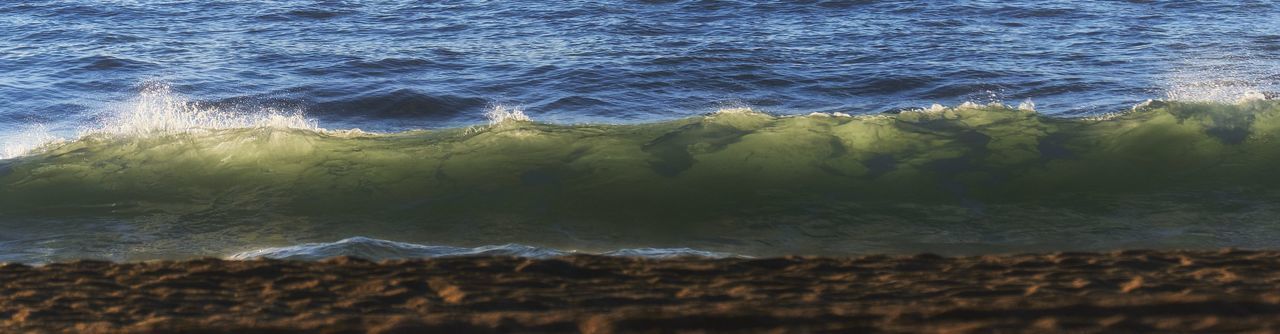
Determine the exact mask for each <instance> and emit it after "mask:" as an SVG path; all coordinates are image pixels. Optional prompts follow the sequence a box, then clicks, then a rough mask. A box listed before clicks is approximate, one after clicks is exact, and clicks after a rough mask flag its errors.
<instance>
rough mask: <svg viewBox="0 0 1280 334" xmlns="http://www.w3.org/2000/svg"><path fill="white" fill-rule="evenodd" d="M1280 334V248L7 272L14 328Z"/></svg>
mask: <svg viewBox="0 0 1280 334" xmlns="http://www.w3.org/2000/svg"><path fill="white" fill-rule="evenodd" d="M681 330H684V331H706V332H760V331H783V332H850V331H852V332H990V331H1002V332H1062V331H1071V332H1096V331H1123V332H1144V331H1145V332H1152V331H1162V332H1167V331H1196V332H1242V331H1264V332H1265V331H1276V330H1280V251H1271V250H1267V251H1256V250H1234V249H1227V250H1221V251H1150V250H1128V251H1117V252H1110V253H1076V252H1072V253H1046V254H1019V255H988V256H965V257H942V256H937V255H932V254H922V255H915V256H883V255H871V256H862V257H851V258H832V257H781V258H756V259H741V258H728V259H699V258H678V259H642V258H625V257H604V256H592V255H571V256H565V257H557V258H550V259H525V258H513V257H452V258H435V259H415V260H388V261H382V262H371V261H365V260H361V259H356V258H346V257H342V258H334V259H329V260H324V261H317V262H303V261H282V260H249V261H233V260H221V259H197V260H187V261H155V262H142V263H110V262H101V261H75V262H66V263H52V264H46V265H42V266H27V265H21V264H3V265H0V331H16V332H37V333H40V332H76V333H118V332H126V333H145V332H176V331H184V332H190V331H196V332H308V333H311V332H322V333H323V332H333V333H361V332H370V333H396V332H404V333H416V332H424V331H431V332H585V333H627V332H671V331H681Z"/></svg>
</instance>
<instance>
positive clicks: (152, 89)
mask: <svg viewBox="0 0 1280 334" xmlns="http://www.w3.org/2000/svg"><path fill="white" fill-rule="evenodd" d="M241 128H277V129H305V130H312V131H320V130H322V129H321V128H320V126H319V125H318V124H317V123H316V121H314V120H311V119H308V118H306V117H304V116H303V115H302V113H301V112H300V111H294V112H284V111H281V110H278V109H275V108H262V109H257V110H251V111H249V112H239V111H230V110H223V109H220V108H218V107H216V106H212V105H207V104H201V103H197V102H192V101H190V100H187V99H186V98H184V97H183V96H181V95H179V94H176V93H173V92H172V90H171V89H170V88H169V85H167V84H153V85H148V86H147V87H146V88H144V89H143V90H142V92H141V93H140V94H139V95H138V96H137V97H135V98H134V99H132V100H130V101H129V102H127V103H125V104H122V105H119V106H117V107H115V108H112V109H109V110H107V112H106V116H105V117H104V118H103V120H102V121H101V122H100V124H98V126H96V127H92V128H89V129H87V130H86V131H84V134H83V135H87V134H95V133H106V134H113V135H124V136H150V135H165V134H175V133H185V132H193V131H205V130H218V129H241Z"/></svg>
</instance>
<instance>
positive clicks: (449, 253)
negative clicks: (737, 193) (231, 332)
mask: <svg viewBox="0 0 1280 334" xmlns="http://www.w3.org/2000/svg"><path fill="white" fill-rule="evenodd" d="M572 254H583V253H579V252H576V251H563V250H558V249H554V248H545V247H535V246H527V245H520V244H505V245H491V246H480V247H452V246H431V245H420V244H412V243H405V242H396V241H390V240H381V239H373V238H366V237H353V238H347V239H342V240H338V241H335V242H326V243H307V244H300V245H294V246H287V247H272V248H263V249H256V250H252V251H246V252H240V253H236V254H233V255H231V256H228V257H227V258H228V259H231V260H251V259H258V258H269V259H281V260H309V261H313V260H323V259H326V258H331V257H337V256H352V257H358V258H363V259H367V260H375V261H380V260H390V259H414V258H436V257H457V256H514V257H526V258H551V257H557V256H565V255H572ZM595 254H596V255H603V256H622V257H640V258H657V259H664V258H675V257H704V258H727V257H742V256H740V255H734V254H728V253H719V252H708V251H700V250H695V249H689V248H634V249H619V250H614V251H608V252H602V253H595Z"/></svg>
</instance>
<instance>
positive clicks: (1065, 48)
mask: <svg viewBox="0 0 1280 334" xmlns="http://www.w3.org/2000/svg"><path fill="white" fill-rule="evenodd" d="M0 36H4V38H3V39H0V101H4V103H3V104H2V105H0V124H2V125H3V128H5V129H14V128H18V127H21V126H23V125H26V124H31V123H45V124H47V125H49V126H51V127H55V128H64V129H65V128H70V127H75V126H77V125H78V124H79V123H83V122H86V121H88V120H90V119H91V118H92V117H93V116H94V115H95V114H97V113H101V112H103V111H104V110H108V109H110V108H111V106H110V103H111V102H113V101H124V100H127V99H129V98H131V97H133V96H136V95H137V94H138V92H139V91H140V90H141V89H142V87H143V86H145V85H147V84H149V83H156V82H161V83H167V84H169V85H171V86H172V87H173V90H174V91H176V92H178V93H181V94H184V95H185V96H187V97H188V98H190V99H193V100H196V101H205V102H211V103H218V104H224V105H228V106H235V107H237V108H250V109H252V108H260V107H264V106H265V107H276V108H280V109H301V110H305V112H306V114H307V115H309V116H311V117H314V118H317V119H319V120H320V121H321V123H322V125H324V126H326V127H329V128H348V127H362V128H365V129H369V128H375V129H399V128H432V127H441V126H447V125H458V124H467V123H475V122H478V121H480V120H481V119H482V116H481V114H482V113H483V111H484V110H485V109H486V108H487V107H488V106H489V105H491V104H504V105H513V106H522V107H523V108H524V109H525V111H526V113H527V114H529V115H530V116H532V117H533V118H534V119H537V120H544V121H553V122H584V121H590V122H637V121H649V120H654V119H671V118H675V117H680V116H687V115H694V114H701V113H706V112H709V111H714V110H716V109H718V108H721V107H723V106H726V105H732V106H750V107H752V108H756V109H759V110H764V111H768V112H773V113H782V114H803V113H810V112H837V111H838V112H844V113H850V114H865V113H879V112H884V111H891V110H897V109H903V108H913V107H927V106H929V105H931V104H933V103H941V104H944V105H955V104H958V103H960V102H965V101H973V102H980V103H985V102H991V101H1003V102H1006V103H1010V104H1017V103H1020V102H1022V101H1024V100H1027V99H1031V100H1033V101H1034V102H1035V103H1036V104H1037V106H1038V110H1039V111H1040V112H1041V113H1046V114H1055V115H1080V114H1091V113H1108V112H1116V111H1121V110H1124V109H1127V108H1128V107H1130V106H1132V105H1133V104H1135V103H1137V102H1141V101H1143V100H1146V99H1153V98H1154V99H1159V98H1163V97H1166V96H1167V95H1168V92H1169V90H1171V89H1175V88H1181V87H1186V86H1195V85H1212V86H1229V87H1228V88H1230V89H1231V90H1232V91H1231V93H1233V94H1234V93H1240V92H1241V91H1248V90H1257V91H1268V90H1275V88H1276V83H1277V81H1280V78H1278V77H1277V75H1278V74H1280V65H1278V64H1280V4H1275V3H1273V2H1270V1H1095V2H1089V1H1084V2H1081V1H937V2H918V1H776V2H775V1H768V2H757V1H742V2H738V1H586V2H538V1H529V2H496V3H495V2H488V1H463V2H448V3H435V4H405V3H399V2H385V3H384V2H374V1H351V2H346V1H307V2H302V1H298V2H268V3H247V2H239V1H236V2H230V1H189V2H188V1H174V2H164V3H150V4H148V3H138V2H132V1H23V2H9V3H6V4H3V5H0ZM1201 95H1203V94H1201Z"/></svg>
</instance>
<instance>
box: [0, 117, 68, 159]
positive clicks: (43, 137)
mask: <svg viewBox="0 0 1280 334" xmlns="http://www.w3.org/2000/svg"><path fill="white" fill-rule="evenodd" d="M62 141H65V139H64V138H61V137H58V136H56V135H54V134H53V133H51V132H49V130H48V129H47V128H46V127H45V126H44V125H43V124H35V125H32V126H30V127H28V128H26V129H23V130H22V131H18V132H16V133H14V134H12V135H9V136H5V137H3V138H0V142H2V143H4V144H3V145H0V159H10V158H16V157H20V156H23V155H26V154H28V153H30V152H31V151H34V150H36V149H39V148H41V147H45V146H47V145H52V144H57V143H59V142H62Z"/></svg>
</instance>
